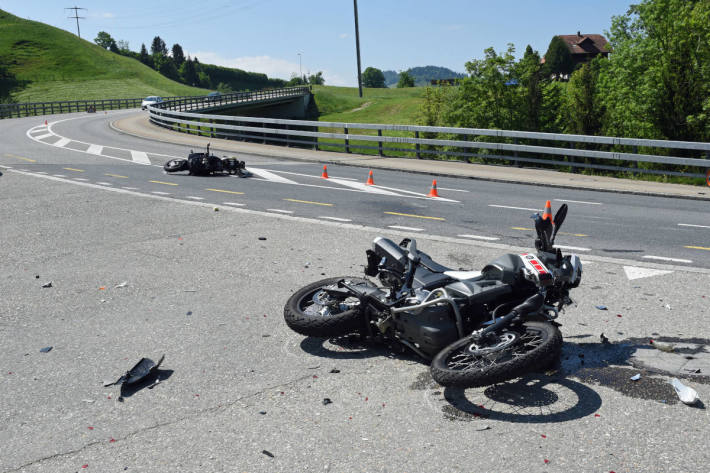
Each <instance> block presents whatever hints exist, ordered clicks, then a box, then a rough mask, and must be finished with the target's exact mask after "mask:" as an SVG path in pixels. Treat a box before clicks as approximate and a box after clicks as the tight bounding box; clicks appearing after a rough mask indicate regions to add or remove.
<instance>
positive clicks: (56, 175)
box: [52, 174, 67, 177]
mask: <svg viewBox="0 0 710 473" xmlns="http://www.w3.org/2000/svg"><path fill="white" fill-rule="evenodd" d="M52 176H54V177H67V176H65V175H64V174H52Z"/></svg>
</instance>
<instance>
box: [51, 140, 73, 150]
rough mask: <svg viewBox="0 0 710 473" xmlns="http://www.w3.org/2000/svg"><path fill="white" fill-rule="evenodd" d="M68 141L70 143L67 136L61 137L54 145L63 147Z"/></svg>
mask: <svg viewBox="0 0 710 473" xmlns="http://www.w3.org/2000/svg"><path fill="white" fill-rule="evenodd" d="M69 143H71V140H70V139H69V138H62V139H60V140H59V141H57V142H56V143H54V146H56V147H58V148H64V147H65V146H66V145H68V144H69Z"/></svg>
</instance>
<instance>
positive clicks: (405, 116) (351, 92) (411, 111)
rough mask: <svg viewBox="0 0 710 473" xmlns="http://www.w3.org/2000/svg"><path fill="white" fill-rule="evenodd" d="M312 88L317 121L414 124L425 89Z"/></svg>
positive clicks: (422, 101) (317, 86)
mask: <svg viewBox="0 0 710 473" xmlns="http://www.w3.org/2000/svg"><path fill="white" fill-rule="evenodd" d="M362 91H363V92H362V95H363V97H362V98H360V97H359V96H358V89H357V87H332V86H322V85H321V86H319V85H315V86H313V95H314V96H315V100H316V105H318V110H320V112H321V116H320V118H319V120H320V121H333V122H357V123H397V124H404V125H415V124H416V123H417V114H418V112H419V107H420V106H421V105H422V103H424V88H421V87H409V88H403V89H368V88H364V89H362Z"/></svg>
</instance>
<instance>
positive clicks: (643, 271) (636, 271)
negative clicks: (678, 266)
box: [624, 266, 673, 280]
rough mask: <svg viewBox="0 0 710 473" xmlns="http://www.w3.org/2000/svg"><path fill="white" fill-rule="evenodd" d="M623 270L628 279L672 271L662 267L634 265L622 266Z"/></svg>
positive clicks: (661, 274)
mask: <svg viewBox="0 0 710 473" xmlns="http://www.w3.org/2000/svg"><path fill="white" fill-rule="evenodd" d="M624 272H625V273H626V277H627V278H629V280H632V279H641V278H648V277H651V276H663V275H664V274H670V273H672V272H673V271H666V270H663V269H651V268H639V267H636V266H624Z"/></svg>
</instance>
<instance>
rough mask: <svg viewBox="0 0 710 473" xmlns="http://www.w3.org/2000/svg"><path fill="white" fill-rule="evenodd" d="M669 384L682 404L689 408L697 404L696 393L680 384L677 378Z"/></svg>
mask: <svg viewBox="0 0 710 473" xmlns="http://www.w3.org/2000/svg"><path fill="white" fill-rule="evenodd" d="M670 383H671V386H673V389H675V392H676V394H677V395H678V399H680V400H681V401H682V402H683V404H687V405H689V406H691V405H693V404H695V403H696V402H698V392H697V391H696V390H695V389H693V388H691V387H690V386H686V385H685V384H683V383H681V382H680V380H679V379H678V378H673V379H672V380H671V381H670Z"/></svg>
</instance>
